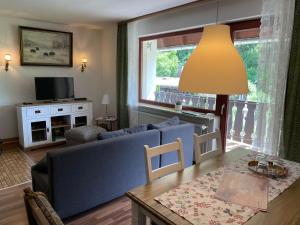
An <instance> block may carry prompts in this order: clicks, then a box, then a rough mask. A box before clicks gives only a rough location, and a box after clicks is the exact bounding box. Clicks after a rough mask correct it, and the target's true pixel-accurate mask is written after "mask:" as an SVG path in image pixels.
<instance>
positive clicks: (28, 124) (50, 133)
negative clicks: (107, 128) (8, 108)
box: [17, 100, 92, 150]
mask: <svg viewBox="0 0 300 225" xmlns="http://www.w3.org/2000/svg"><path fill="white" fill-rule="evenodd" d="M17 116H18V129H19V143H20V145H21V146H22V148H23V149H25V150H27V149H33V148H38V147H41V146H43V145H49V144H55V143H59V142H64V141H65V137H64V134H65V131H67V130H69V129H72V128H75V127H79V126H85V125H91V124H92V102H91V101H74V100H72V101H66V102H52V101H50V102H49V101H47V102H35V103H32V104H31V105H27V104H19V105H17Z"/></svg>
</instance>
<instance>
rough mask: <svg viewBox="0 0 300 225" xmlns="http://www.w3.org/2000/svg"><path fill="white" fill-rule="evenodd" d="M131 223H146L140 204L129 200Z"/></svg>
mask: <svg viewBox="0 0 300 225" xmlns="http://www.w3.org/2000/svg"><path fill="white" fill-rule="evenodd" d="M131 212H132V217H131V219H132V221H131V224H132V225H146V216H145V215H144V214H143V213H142V211H141V209H140V206H139V205H138V204H136V203H135V202H131Z"/></svg>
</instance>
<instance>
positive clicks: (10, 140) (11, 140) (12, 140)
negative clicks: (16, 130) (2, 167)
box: [2, 137, 19, 145]
mask: <svg viewBox="0 0 300 225" xmlns="http://www.w3.org/2000/svg"><path fill="white" fill-rule="evenodd" d="M2 141H3V144H4V145H6V144H12V143H17V144H18V143H19V138H18V137H12V138H5V139H2Z"/></svg>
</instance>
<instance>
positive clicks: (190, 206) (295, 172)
mask: <svg viewBox="0 0 300 225" xmlns="http://www.w3.org/2000/svg"><path fill="white" fill-rule="evenodd" d="M257 154H258V153H257V152H251V153H250V154H248V155H246V156H244V157H243V158H241V159H240V160H239V161H236V162H234V163H231V164H228V165H225V166H224V167H222V168H220V169H218V170H216V171H213V172H210V173H208V174H206V175H203V176H200V177H198V178H196V179H195V180H193V181H191V182H188V183H185V184H182V185H180V186H178V187H177V188H175V189H172V190H171V191H168V192H166V193H164V194H162V195H160V196H158V197H156V198H155V200H157V201H158V202H159V203H160V204H162V205H164V206H165V207H167V208H169V209H170V210H172V211H173V212H175V213H176V214H178V215H180V216H181V217H183V218H185V219H186V220H188V221H189V222H191V223H192V224H195V225H222V224H232V225H236V224H244V223H245V222H247V221H248V220H249V219H250V218H251V217H252V216H254V215H255V214H256V213H257V210H254V209H252V208H249V207H245V206H241V205H237V204H232V203H226V202H224V201H221V200H218V199H216V198H215V197H214V196H215V193H216V191H217V189H218V186H219V183H220V181H221V179H222V176H223V174H224V171H225V170H234V171H238V172H241V173H251V172H250V171H249V170H248V168H247V163H248V162H249V161H250V160H254V159H255V158H256V155H257ZM267 157H268V160H277V161H280V163H281V165H283V166H285V167H287V168H288V169H289V174H288V176H287V177H286V178H284V179H270V178H268V180H269V193H268V201H269V202H270V201H272V200H273V199H274V198H276V197H277V196H278V195H279V194H280V193H282V192H283V191H284V190H286V189H287V188H288V187H289V186H290V185H291V184H293V183H294V182H295V181H296V180H297V179H298V178H299V177H300V164H299V163H295V162H290V161H287V160H282V159H278V158H275V157H272V156H267Z"/></svg>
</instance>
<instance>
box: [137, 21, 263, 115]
mask: <svg viewBox="0 0 300 225" xmlns="http://www.w3.org/2000/svg"><path fill="white" fill-rule="evenodd" d="M225 24H226V25H229V26H230V34H231V39H232V40H233V38H234V37H233V35H234V32H236V31H239V30H246V29H255V28H259V27H260V24H261V22H260V18H255V19H250V20H244V21H238V22H230V23H225ZM196 32H203V27H198V28H193V29H187V30H180V31H174V32H168V33H162V34H156V35H149V36H144V37H140V38H139V56H138V57H139V58H138V63H139V65H138V73H139V77H138V79H139V82H138V83H139V88H138V100H139V103H144V104H148V105H155V106H162V107H168V108H174V105H173V104H169V103H163V102H156V101H152V100H146V99H143V98H142V69H143V68H142V62H143V42H144V41H149V40H154V39H159V38H164V37H170V36H176V35H185V34H191V33H196ZM225 99H227V101H228V97H225ZM223 103H224V95H217V98H216V107H215V110H210V109H203V108H195V107H189V106H183V107H182V109H183V110H189V111H194V112H200V113H213V114H215V115H219V116H220V115H221V114H222V112H221V111H222V110H221V108H222V107H221V105H222V104H223Z"/></svg>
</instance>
